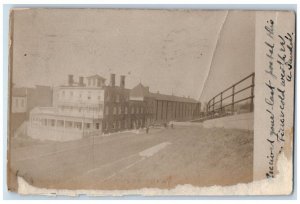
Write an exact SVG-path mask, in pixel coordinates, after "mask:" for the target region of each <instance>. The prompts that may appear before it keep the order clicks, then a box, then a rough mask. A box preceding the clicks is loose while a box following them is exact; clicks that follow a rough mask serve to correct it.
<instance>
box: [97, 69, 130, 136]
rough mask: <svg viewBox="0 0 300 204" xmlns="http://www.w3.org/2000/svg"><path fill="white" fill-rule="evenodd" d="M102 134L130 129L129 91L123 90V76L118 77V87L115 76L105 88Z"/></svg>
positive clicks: (112, 76)
mask: <svg viewBox="0 0 300 204" xmlns="http://www.w3.org/2000/svg"><path fill="white" fill-rule="evenodd" d="M104 108H105V112H104V118H103V132H104V133H109V132H117V131H121V130H124V129H129V128H130V115H129V89H126V88H125V76H124V75H121V76H120V86H116V84H115V74H111V75H110V84H109V86H106V87H105V96H104Z"/></svg>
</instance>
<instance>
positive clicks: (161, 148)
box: [8, 9, 271, 191]
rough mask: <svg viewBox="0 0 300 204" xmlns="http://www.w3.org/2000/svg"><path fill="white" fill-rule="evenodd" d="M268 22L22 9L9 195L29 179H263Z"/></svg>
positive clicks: (131, 184)
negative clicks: (260, 64) (259, 154)
mask: <svg viewBox="0 0 300 204" xmlns="http://www.w3.org/2000/svg"><path fill="white" fill-rule="evenodd" d="M256 22H257V19H256V12H246V11H225V10H224V11H200V10H126V9H113V10H111V9H23V10H13V11H12V12H11V16H10V38H11V40H12V45H11V47H10V97H9V98H10V108H9V141H8V142H9V145H8V146H9V150H8V188H9V190H11V191H17V190H18V178H22V179H24V180H25V181H26V182H27V183H29V184H30V185H33V186H35V187H39V188H51V189H71V190H76V189H98V190H131V189H141V188H160V189H171V188H174V187H176V186H177V185H184V184H191V185H193V186H196V187H210V186H215V185H218V186H231V185H235V184H239V183H245V184H247V183H251V182H252V181H253V179H254V178H253V160H254V158H253V154H254V111H255V108H256V105H255V100H256V98H255V97H256V96H255V90H256V89H255V88H256V87H255V86H256V85H255V82H256V80H255V78H256V74H255V66H256V64H255V63H256V61H255V55H256V52H255V45H256V41H255V37H256ZM269 31H270V30H269ZM269 46H271V44H269Z"/></svg>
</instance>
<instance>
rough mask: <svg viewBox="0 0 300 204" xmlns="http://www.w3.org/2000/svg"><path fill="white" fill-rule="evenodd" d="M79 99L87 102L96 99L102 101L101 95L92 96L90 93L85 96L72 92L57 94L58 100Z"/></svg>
mask: <svg viewBox="0 0 300 204" xmlns="http://www.w3.org/2000/svg"><path fill="white" fill-rule="evenodd" d="M75 97H76V98H79V99H88V100H92V99H94V98H95V99H98V100H99V101H100V100H102V98H101V95H100V94H97V95H95V94H92V93H91V92H88V93H87V94H84V93H82V92H79V93H77V92H73V91H64V90H63V91H61V93H58V98H59V99H66V98H70V99H71V98H75Z"/></svg>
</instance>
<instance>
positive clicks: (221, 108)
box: [220, 91, 223, 114]
mask: <svg viewBox="0 0 300 204" xmlns="http://www.w3.org/2000/svg"><path fill="white" fill-rule="evenodd" d="M222 101H223V91H222V92H221V101H220V106H221V107H220V110H221V114H222V112H223V107H222Z"/></svg>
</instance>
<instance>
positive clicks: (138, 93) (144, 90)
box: [130, 83, 199, 103]
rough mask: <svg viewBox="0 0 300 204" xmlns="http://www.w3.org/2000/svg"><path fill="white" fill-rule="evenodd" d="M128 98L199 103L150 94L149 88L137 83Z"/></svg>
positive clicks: (171, 96) (178, 97) (165, 95)
mask: <svg viewBox="0 0 300 204" xmlns="http://www.w3.org/2000/svg"><path fill="white" fill-rule="evenodd" d="M130 96H132V97H151V98H155V99H157V100H165V101H178V102H187V103H198V102H199V101H197V100H195V99H193V98H186V97H181V96H174V95H167V94H160V93H151V92H150V91H149V87H147V86H144V85H143V84H141V83H139V84H138V85H137V86H135V87H134V88H132V89H131V90H130Z"/></svg>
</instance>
